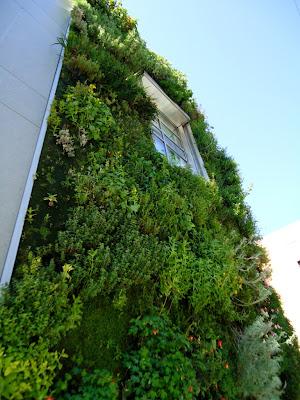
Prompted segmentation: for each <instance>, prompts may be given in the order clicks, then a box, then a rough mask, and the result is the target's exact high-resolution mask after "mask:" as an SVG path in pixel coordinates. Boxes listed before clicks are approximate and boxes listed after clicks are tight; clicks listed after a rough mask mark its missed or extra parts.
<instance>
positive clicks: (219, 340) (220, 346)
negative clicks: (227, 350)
mask: <svg viewBox="0 0 300 400" xmlns="http://www.w3.org/2000/svg"><path fill="white" fill-rule="evenodd" d="M222 345H223V342H222V340H221V339H218V340H217V346H218V347H219V349H222Z"/></svg>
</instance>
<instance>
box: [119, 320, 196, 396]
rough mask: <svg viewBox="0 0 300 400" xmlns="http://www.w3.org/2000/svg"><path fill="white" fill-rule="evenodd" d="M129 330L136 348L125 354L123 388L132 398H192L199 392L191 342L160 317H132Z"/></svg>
mask: <svg viewBox="0 0 300 400" xmlns="http://www.w3.org/2000/svg"><path fill="white" fill-rule="evenodd" d="M129 333H130V334H131V335H132V336H133V337H135V338H136V340H137V342H138V349H137V350H133V351H131V352H129V353H128V354H126V355H125V357H124V365H125V367H126V368H128V375H129V376H128V380H127V382H126V388H125V392H126V393H128V394H130V395H133V396H134V397H133V398H135V399H195V398H196V396H197V393H198V392H199V384H198V382H197V379H196V374H195V370H194V368H193V365H192V362H191V359H190V357H189V353H190V351H191V345H190V343H189V341H188V340H187V338H186V337H185V336H184V335H182V334H181V333H180V332H179V331H178V329H176V328H175V327H172V326H171V324H170V322H169V321H168V320H167V319H166V318H163V317H145V318H143V319H135V320H133V321H132V325H131V327H130V329H129Z"/></svg>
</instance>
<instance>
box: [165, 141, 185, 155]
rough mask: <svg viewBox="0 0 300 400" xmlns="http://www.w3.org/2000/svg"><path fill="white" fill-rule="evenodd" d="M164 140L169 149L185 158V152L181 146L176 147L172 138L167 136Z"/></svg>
mask: <svg viewBox="0 0 300 400" xmlns="http://www.w3.org/2000/svg"><path fill="white" fill-rule="evenodd" d="M165 142H166V144H167V146H168V147H170V149H172V150H173V151H174V152H175V153H177V154H178V155H179V156H180V157H181V158H183V159H184V160H186V154H185V152H184V151H183V150H182V149H181V147H178V146H177V145H176V144H175V143H174V142H173V141H172V140H170V139H169V138H167V137H165Z"/></svg>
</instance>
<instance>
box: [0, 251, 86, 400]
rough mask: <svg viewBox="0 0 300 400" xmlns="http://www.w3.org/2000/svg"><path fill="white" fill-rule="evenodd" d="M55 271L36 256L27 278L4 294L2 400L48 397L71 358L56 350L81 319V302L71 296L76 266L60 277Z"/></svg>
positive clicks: (0, 333) (65, 269)
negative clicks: (65, 360)
mask: <svg viewBox="0 0 300 400" xmlns="http://www.w3.org/2000/svg"><path fill="white" fill-rule="evenodd" d="M53 267H54V265H53V264H50V265H49V266H48V269H45V268H43V267H42V266H41V259H40V258H38V257H33V256H32V255H30V258H29V260H28V264H27V265H24V266H22V274H23V278H22V279H19V280H14V281H13V282H12V284H11V286H10V288H9V289H5V290H4V291H3V293H2V298H1V306H0V343H1V361H0V394H1V398H4V399H22V398H34V399H36V398H43V396H45V395H46V394H47V391H48V389H49V387H50V386H51V384H52V382H53V379H54V377H55V375H56V373H57V370H58V369H60V368H61V357H64V356H65V353H64V351H61V352H58V351H55V350H54V346H55V345H56V344H57V342H58V341H59V339H60V338H61V336H62V335H63V334H65V332H67V331H69V330H70V329H72V328H74V327H75V326H76V324H77V323H78V321H79V320H80V318H81V305H80V301H79V300H78V299H74V298H73V299H72V297H71V298H70V294H69V285H68V281H69V279H70V275H69V271H70V268H69V267H68V266H64V267H63V271H62V272H60V273H54V271H53Z"/></svg>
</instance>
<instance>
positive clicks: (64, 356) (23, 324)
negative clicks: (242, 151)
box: [0, 0, 300, 400]
mask: <svg viewBox="0 0 300 400" xmlns="http://www.w3.org/2000/svg"><path fill="white" fill-rule="evenodd" d="M61 42H62V44H63V45H64V46H65V60H64V65H63V70H62V74H61V78H60V82H59V87H58V90H57V94H56V99H55V101H54V103H53V106H52V111H51V115H50V117H49V120H48V131H47V136H46V140H45V144H44V148H43V153H42V157H41V161H40V164H39V168H38V173H37V180H36V183H35V186H34V190H33V194H32V199H31V203H30V207H29V209H28V212H27V217H26V225H25V228H24V231H23V235H22V242H21V245H20V249H19V253H18V257H17V262H16V266H15V272H14V276H13V279H12V282H11V284H10V286H9V287H8V288H7V289H6V290H5V291H4V293H3V296H2V299H1V303H2V304H1V307H0V324H1V327H0V328H1V329H0V353H1V357H0V371H1V373H0V394H1V396H2V398H3V399H23V398H25V399H43V398H45V397H46V398H48V399H53V398H55V399H117V398H126V399H223V400H224V399H230V400H234V399H246V398H251V399H252V398H253V399H279V398H288V399H289V400H292V399H299V393H300V388H299V377H298V376H297V375H296V374H295V371H296V370H297V369H299V367H300V358H299V352H298V349H297V344H296V342H295V340H294V339H293V331H292V329H291V327H290V325H289V324H288V322H287V321H286V319H285V318H284V316H283V314H282V310H281V308H280V305H279V303H278V299H277V297H276V294H274V293H272V290H271V289H270V288H268V287H267V284H266V277H267V274H268V272H267V268H266V262H267V260H266V256H265V253H264V251H263V250H262V249H261V248H260V247H259V245H258V244H257V239H258V235H257V232H256V227H255V223H254V221H253V218H252V216H251V212H250V210H249V208H248V206H247V205H246V203H245V193H244V191H243V189H242V186H241V179H240V177H239V174H238V170H237V166H236V164H235V163H234V161H233V160H232V159H231V158H230V157H228V155H227V154H226V152H225V151H224V150H223V149H220V148H219V146H218V144H217V142H216V139H215V138H214V136H213V134H212V133H211V131H210V127H209V125H208V124H207V122H206V120H205V118H204V116H203V115H202V113H201V112H200V111H199V110H198V109H197V105H196V103H195V101H194V100H193V97H192V92H191V91H190V90H189V89H188V87H187V83H186V80H185V78H184V76H183V75H182V74H181V73H179V72H178V71H176V70H174V69H173V68H172V67H171V66H170V65H169V63H168V62H167V61H165V60H164V59H163V58H161V57H159V56H157V55H156V54H154V53H153V52H151V51H149V50H148V49H147V47H146V45H145V43H144V42H143V40H142V39H141V38H140V36H139V34H138V31H137V28H136V22H135V21H134V20H133V19H132V18H130V17H129V16H128V15H127V13H126V10H124V9H123V8H122V7H121V6H120V5H119V4H116V3H115V1H112V0H110V1H106V0H89V1H86V0H78V1H77V2H76V6H75V7H74V10H73V12H72V24H71V29H70V34H69V38H68V42H67V43H65V42H63V41H61ZM144 71H147V72H148V73H149V74H150V75H152V76H153V78H154V79H155V80H156V81H157V82H158V83H159V84H160V86H161V87H162V88H163V89H164V90H165V92H166V93H167V94H168V95H169V96H170V97H171V98H172V99H173V100H174V101H175V102H177V103H178V104H179V105H180V106H181V107H182V108H183V109H184V110H185V111H186V112H187V113H188V114H189V115H190V117H191V120H192V129H193V132H194V135H195V138H196V140H197V143H198V146H199V150H200V152H201V154H202V156H203V158H204V161H205V165H206V168H207V170H208V173H209V175H210V181H205V180H204V179H203V178H202V177H200V176H195V175H193V174H192V173H191V171H190V170H188V169H183V168H178V167H174V166H171V165H169V164H168V162H167V160H166V159H165V158H164V157H162V156H161V155H160V154H158V153H157V152H156V151H155V149H154V146H153V143H152V140H151V120H152V119H153V118H154V116H155V114H156V108H155V106H154V104H153V103H152V102H151V99H150V98H148V97H147V95H146V93H145V92H144V90H143V87H142V85H141V76H142V74H143V72H144ZM276 302H277V303H278V304H277V303H276ZM275 303H276V304H275ZM274 304H275V305H274ZM287 393H288V397H285V396H287Z"/></svg>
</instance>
